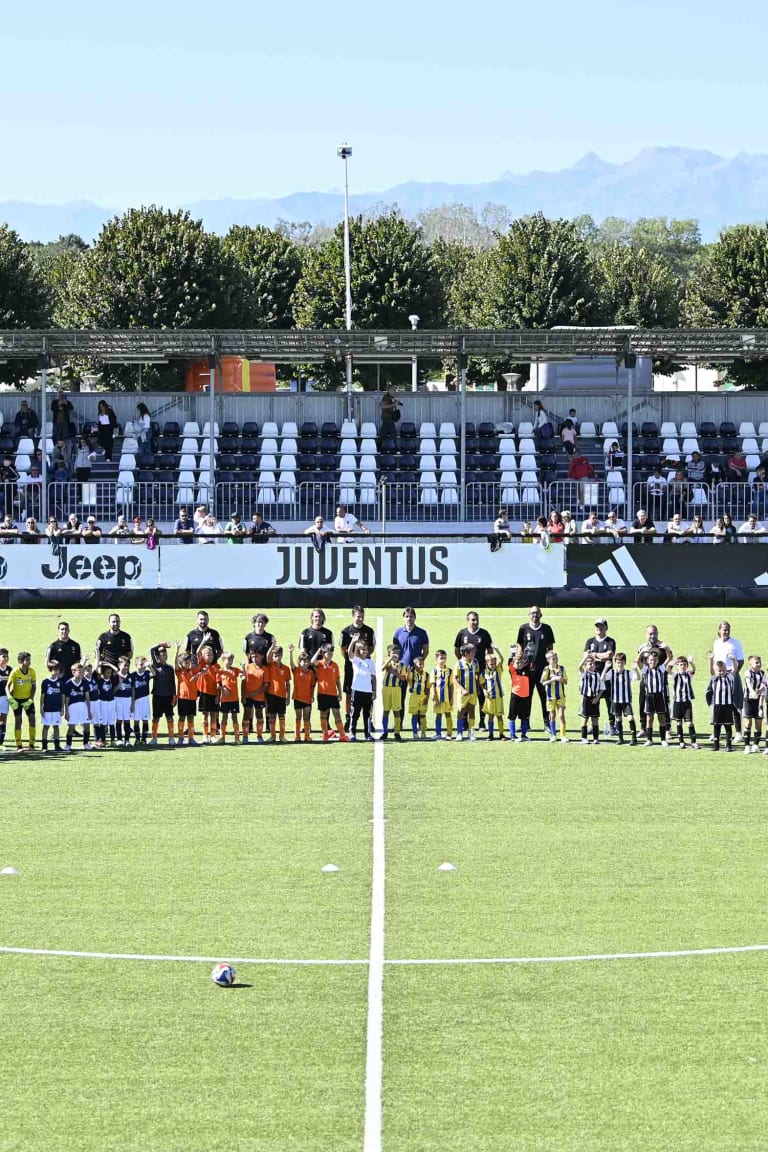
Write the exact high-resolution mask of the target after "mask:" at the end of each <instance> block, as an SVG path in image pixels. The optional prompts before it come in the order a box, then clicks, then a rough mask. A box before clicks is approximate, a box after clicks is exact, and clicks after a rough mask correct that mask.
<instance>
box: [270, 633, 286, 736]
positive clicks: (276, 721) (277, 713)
mask: <svg viewBox="0 0 768 1152" xmlns="http://www.w3.org/2000/svg"><path fill="white" fill-rule="evenodd" d="M265 687H266V696H267V722H268V724H269V740H267V744H274V743H275V741H276V739H277V736H276V733H277V730H278V726H279V730H280V743H281V744H285V711H286V708H287V707H288V705H289V703H290V700H291V670H290V668H289V667H288V665H287V664H283V650H282V648H278V647H276V646H275V645H273V646H272V647H271V648H270V650H269V664H268V665H267V680H266V685H265Z"/></svg>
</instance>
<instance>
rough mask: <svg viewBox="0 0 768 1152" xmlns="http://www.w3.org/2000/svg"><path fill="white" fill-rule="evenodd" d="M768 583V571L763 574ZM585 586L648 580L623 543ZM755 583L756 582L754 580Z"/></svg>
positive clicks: (630, 584) (640, 585)
mask: <svg viewBox="0 0 768 1152" xmlns="http://www.w3.org/2000/svg"><path fill="white" fill-rule="evenodd" d="M765 576H766V578H765V582H766V584H768V572H767V573H766V574H765ZM584 583H585V585H586V586H587V588H647V587H648V581H647V580H646V578H645V576H643V574H642V572H641V571H640V569H639V568H638V566H637V564H636V563H635V561H634V560H633V559H632V553H631V552H630V550H629V548H627V547H626V545H624V546H623V547H621V548H618V549H617V550H616V551H615V552H614V553H613V555H612V556H611V559H610V560H606V561H605V562H604V563H603V564H600V565H599V566H598V568H597V571H596V572H593V573H592V575H591V576H587V577H585V579H584ZM755 583H758V581H757V580H756V581H755Z"/></svg>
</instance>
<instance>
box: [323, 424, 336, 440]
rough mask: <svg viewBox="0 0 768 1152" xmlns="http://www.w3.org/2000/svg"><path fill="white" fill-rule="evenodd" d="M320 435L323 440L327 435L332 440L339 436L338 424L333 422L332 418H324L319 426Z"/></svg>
mask: <svg viewBox="0 0 768 1152" xmlns="http://www.w3.org/2000/svg"><path fill="white" fill-rule="evenodd" d="M320 436H321V438H322V439H323V440H325V439H328V438H329V437H330V438H331V439H334V440H338V438H339V426H338V424H334V422H333V420H325V421H324V422H323V424H322V425H321V426H320Z"/></svg>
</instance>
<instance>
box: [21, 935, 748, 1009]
mask: <svg viewBox="0 0 768 1152" xmlns="http://www.w3.org/2000/svg"><path fill="white" fill-rule="evenodd" d="M382 945H383V934H382ZM744 952H768V944H737V945H733V946H729V947H725V948H680V949H674V950H667V951H663V952H589V953H586V954H585V955H581V956H478V957H473V956H467V957H450V956H449V957H443V958H442V959H437V958H435V959H418V960H383V961H382V962H381V968H384V967H396V968H427V967H435V968H439V967H447V966H453V967H457V966H459V965H466V966H468V967H471V966H472V965H476V964H499V965H502V964H586V963H590V962H594V961H597V960H603V961H607V960H674V959H684V958H685V957H687V956H731V955H735V954H738V953H744ZM0 955H11V956H53V957H57V956H58V957H65V958H66V957H74V959H76V960H143V961H147V960H154V961H159V962H162V963H168V964H169V963H178V964H218V963H219V962H220V961H221V956H222V954H221V953H219V955H218V956H170V955H169V956H166V955H162V954H159V953H157V954H155V953H141V952H76V951H73V950H71V949H64V948H12V947H7V946H6V947H3V946H0ZM227 961H228V962H229V963H230V964H260V965H263V966H265V967H269V966H270V965H274V966H277V967H284V968H337V967H338V968H360V967H362V968H364V967H366V966H367V965H370V964H371V961H370V960H324V959H319V960H301V959H291V958H283V957H280V958H277V957H275V958H272V959H270V958H268V957H263V956H228V957H227ZM369 1019H370V1015H369Z"/></svg>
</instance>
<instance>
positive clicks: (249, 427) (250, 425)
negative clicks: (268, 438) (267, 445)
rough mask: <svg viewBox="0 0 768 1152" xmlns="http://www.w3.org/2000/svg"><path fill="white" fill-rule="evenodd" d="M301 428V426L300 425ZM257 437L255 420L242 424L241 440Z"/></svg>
mask: <svg viewBox="0 0 768 1152" xmlns="http://www.w3.org/2000/svg"><path fill="white" fill-rule="evenodd" d="M302 427H303V425H302ZM315 431H317V426H315ZM258 435H259V425H258V423H257V422H256V421H255V420H246V421H245V423H244V424H243V439H244V440H245V438H246V437H248V436H251V437H253V438H258Z"/></svg>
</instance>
